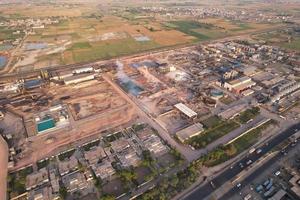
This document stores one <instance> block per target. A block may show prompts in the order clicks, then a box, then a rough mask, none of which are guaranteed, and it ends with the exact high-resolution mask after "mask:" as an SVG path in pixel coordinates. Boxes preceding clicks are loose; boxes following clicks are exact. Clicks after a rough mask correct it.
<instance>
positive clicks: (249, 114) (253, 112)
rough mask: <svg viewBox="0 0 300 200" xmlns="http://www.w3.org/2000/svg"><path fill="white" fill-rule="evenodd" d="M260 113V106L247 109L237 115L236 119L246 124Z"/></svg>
mask: <svg viewBox="0 0 300 200" xmlns="http://www.w3.org/2000/svg"><path fill="white" fill-rule="evenodd" d="M259 113H260V109H259V107H254V108H251V109H247V110H245V111H244V112H242V113H241V114H240V115H239V116H237V117H236V118H235V120H236V121H237V122H239V123H241V124H245V123H247V122H248V121H249V120H251V119H254V118H255V117H256V116H257V115H259Z"/></svg>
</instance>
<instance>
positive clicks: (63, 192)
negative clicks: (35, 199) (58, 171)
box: [59, 186, 68, 199]
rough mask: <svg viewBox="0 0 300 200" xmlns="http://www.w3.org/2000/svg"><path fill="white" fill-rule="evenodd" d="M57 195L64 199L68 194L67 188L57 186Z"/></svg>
mask: <svg viewBox="0 0 300 200" xmlns="http://www.w3.org/2000/svg"><path fill="white" fill-rule="evenodd" d="M59 196H60V197H61V198H62V199H66V198H67V196H68V191H67V188H66V187H64V186H62V187H60V188H59Z"/></svg>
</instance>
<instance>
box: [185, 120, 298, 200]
mask: <svg viewBox="0 0 300 200" xmlns="http://www.w3.org/2000/svg"><path fill="white" fill-rule="evenodd" d="M298 130H300V123H298V124H295V125H293V126H291V127H290V128H288V129H287V130H285V131H283V132H281V133H280V134H278V135H277V136H275V137H274V138H273V139H271V140H270V141H269V142H268V143H267V144H265V145H264V146H262V147H261V149H262V152H261V153H260V154H256V153H252V154H250V155H248V156H246V157H244V158H242V159H241V160H240V161H239V162H236V163H235V164H234V165H233V166H232V167H231V168H229V169H226V170H225V171H224V172H222V173H221V174H220V175H218V176H217V177H215V178H212V179H211V180H209V182H208V183H206V184H205V185H203V186H201V187H199V188H198V189H197V190H195V191H194V192H193V193H191V194H190V195H189V196H187V197H186V198H185V199H186V200H197V199H199V197H201V199H204V198H205V197H207V196H208V195H210V194H212V193H213V192H214V191H215V190H216V189H217V188H219V187H221V186H222V185H223V184H224V183H226V182H227V181H229V180H231V179H232V178H234V177H235V176H237V175H238V174H239V173H240V172H242V171H243V170H244V168H245V167H246V166H247V164H246V162H247V161H248V160H250V159H251V160H252V161H253V162H255V161H257V160H258V159H259V158H261V157H262V156H263V155H265V154H266V153H268V152H270V150H271V149H273V148H274V147H275V146H277V145H278V144H280V143H281V142H282V141H284V140H285V139H287V138H288V137H290V136H291V135H293V134H294V133H295V132H297V131H298ZM240 163H242V165H243V167H241V166H240Z"/></svg>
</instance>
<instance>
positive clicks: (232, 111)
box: [218, 104, 247, 120]
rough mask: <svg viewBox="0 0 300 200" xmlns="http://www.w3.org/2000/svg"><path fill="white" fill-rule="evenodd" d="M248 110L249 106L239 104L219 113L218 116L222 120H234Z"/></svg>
mask: <svg viewBox="0 0 300 200" xmlns="http://www.w3.org/2000/svg"><path fill="white" fill-rule="evenodd" d="M246 109H247V104H239V105H236V106H233V107H231V108H228V109H226V110H224V111H223V112H221V113H219V114H218V116H219V117H221V118H222V119H226V120H227V119H232V118H234V117H235V116H237V115H239V114H240V113H241V112H243V111H245V110H246Z"/></svg>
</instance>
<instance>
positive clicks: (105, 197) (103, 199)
mask: <svg viewBox="0 0 300 200" xmlns="http://www.w3.org/2000/svg"><path fill="white" fill-rule="evenodd" d="M115 199H116V198H115V197H114V196H112V195H108V194H105V195H103V196H102V197H101V198H100V200H115Z"/></svg>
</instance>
